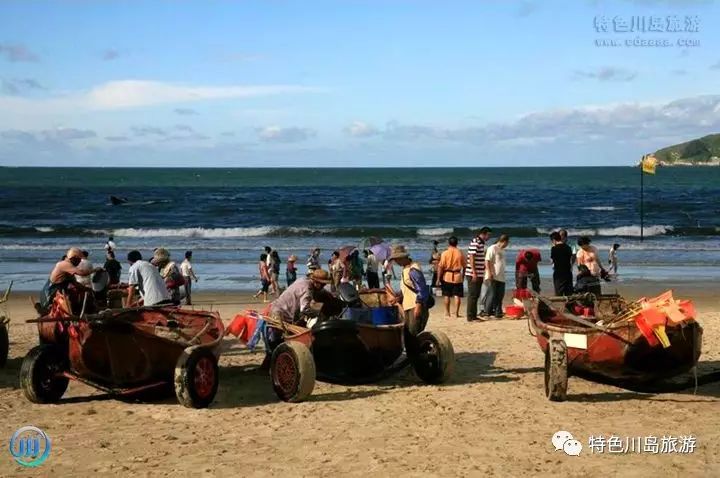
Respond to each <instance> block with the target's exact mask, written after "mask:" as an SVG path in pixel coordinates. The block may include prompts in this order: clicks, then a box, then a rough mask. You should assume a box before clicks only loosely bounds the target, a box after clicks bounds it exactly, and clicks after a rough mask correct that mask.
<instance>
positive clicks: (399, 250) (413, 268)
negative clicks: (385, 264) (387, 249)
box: [386, 246, 435, 338]
mask: <svg viewBox="0 0 720 478" xmlns="http://www.w3.org/2000/svg"><path fill="white" fill-rule="evenodd" d="M388 260H390V261H394V262H395V263H397V264H398V265H399V266H400V267H402V268H403V269H402V273H401V279H400V293H399V294H397V293H395V291H393V290H392V288H391V287H390V286H388V287H387V288H386V290H387V293H388V301H389V302H390V304H391V305H393V304H397V305H398V306H399V307H400V310H401V311H402V314H403V318H404V319H405V330H406V331H407V332H408V333H409V334H410V335H411V336H413V337H414V336H416V335H417V334H419V333H420V332H422V331H423V330H424V329H425V325H426V324H427V320H428V317H429V315H430V312H429V311H430V307H432V306H433V305H435V300H434V299H433V297H432V295H431V294H430V288H429V287H428V286H427V283H426V282H425V275H424V274H423V272H422V269H421V268H420V265H419V264H418V263H417V262H413V260H412V259H411V258H410V254H408V252H407V250H405V246H394V247H393V248H392V253H391V254H390V257H389V258H388ZM406 338H407V336H406Z"/></svg>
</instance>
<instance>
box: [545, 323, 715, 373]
mask: <svg viewBox="0 0 720 478" xmlns="http://www.w3.org/2000/svg"><path fill="white" fill-rule="evenodd" d="M702 332H703V330H702V327H701V326H700V324H698V323H697V322H692V323H690V324H688V325H687V326H685V327H683V328H680V327H678V328H671V329H670V328H669V329H667V335H668V338H669V339H670V347H669V348H662V347H651V346H650V345H649V344H648V343H647V340H646V339H645V337H644V336H642V334H640V332H639V331H638V330H637V329H636V328H634V327H623V328H622V329H619V330H617V331H616V333H617V335H618V336H620V337H622V338H624V339H626V340H627V341H628V342H631V343H629V344H628V343H626V342H624V341H621V340H619V339H618V338H616V337H613V336H610V335H607V334H604V333H603V332H600V331H597V332H589V333H587V334H585V335H586V336H587V348H586V349H582V348H575V347H571V346H568V347H567V354H568V358H567V364H568V370H569V371H570V372H571V373H573V374H575V375H589V376H599V377H605V378H608V379H612V380H619V381H622V380H630V381H635V382H638V383H645V382H653V381H657V380H661V379H665V378H671V377H674V376H677V375H680V374H682V373H685V372H687V371H688V370H690V369H691V368H692V367H693V366H694V365H695V364H696V363H697V361H698V359H699V358H700V354H701V352H702V350H701V349H702V345H701V344H702ZM553 334H557V336H558V337H560V338H565V336H564V334H565V333H559V332H550V331H547V330H543V329H538V330H537V336H536V337H537V341H538V344H539V345H540V348H541V349H542V351H543V352H547V349H548V341H549V338H550V337H551V336H552V335H553Z"/></svg>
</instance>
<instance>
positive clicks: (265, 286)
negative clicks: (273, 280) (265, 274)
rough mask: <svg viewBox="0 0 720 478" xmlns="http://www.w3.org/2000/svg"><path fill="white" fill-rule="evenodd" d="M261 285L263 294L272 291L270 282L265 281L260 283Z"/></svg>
mask: <svg viewBox="0 0 720 478" xmlns="http://www.w3.org/2000/svg"><path fill="white" fill-rule="evenodd" d="M260 283H262V291H263V292H267V291H268V290H270V281H269V280H265V279H263V280H261V281H260Z"/></svg>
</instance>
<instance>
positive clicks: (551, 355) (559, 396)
mask: <svg viewBox="0 0 720 478" xmlns="http://www.w3.org/2000/svg"><path fill="white" fill-rule="evenodd" d="M567 388H568V368H567V345H565V341H564V340H550V341H548V347H547V350H546V351H545V396H546V397H547V398H548V400H550V401H553V402H564V401H565V400H566V399H567Z"/></svg>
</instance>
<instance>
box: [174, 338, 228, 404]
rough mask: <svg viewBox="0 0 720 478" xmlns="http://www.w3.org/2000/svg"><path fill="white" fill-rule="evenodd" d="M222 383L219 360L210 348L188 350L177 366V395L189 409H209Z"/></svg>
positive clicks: (191, 348)
mask: <svg viewBox="0 0 720 478" xmlns="http://www.w3.org/2000/svg"><path fill="white" fill-rule="evenodd" d="M219 383H220V377H219V369H218V363H217V358H216V357H215V355H214V354H213V353H212V351H211V350H210V349H208V348H204V347H198V346H194V347H188V348H186V349H185V350H184V351H183V353H182V355H181V356H180V358H179V359H178V362H177V365H176V366H175V395H176V396H177V399H178V402H180V403H181V404H183V405H185V406H186V407H189V408H207V407H208V406H209V405H210V404H211V403H212V401H213V399H214V398H215V394H216V393H217V389H218V385H219Z"/></svg>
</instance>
